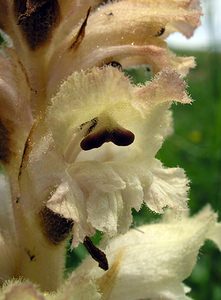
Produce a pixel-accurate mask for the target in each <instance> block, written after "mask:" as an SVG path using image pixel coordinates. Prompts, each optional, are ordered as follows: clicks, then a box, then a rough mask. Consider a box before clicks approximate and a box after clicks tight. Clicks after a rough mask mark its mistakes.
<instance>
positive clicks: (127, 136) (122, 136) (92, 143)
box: [80, 128, 135, 151]
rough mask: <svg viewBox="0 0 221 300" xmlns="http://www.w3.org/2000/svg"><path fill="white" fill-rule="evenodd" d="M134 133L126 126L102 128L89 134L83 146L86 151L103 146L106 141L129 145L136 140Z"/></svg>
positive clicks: (82, 142)
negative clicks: (109, 128) (125, 127)
mask: <svg viewBox="0 0 221 300" xmlns="http://www.w3.org/2000/svg"><path fill="white" fill-rule="evenodd" d="M134 138H135V136H134V134H133V133H132V132H131V131H129V130H126V129H124V128H115V129H113V130H110V131H109V130H106V129H104V130H100V131H97V132H94V133H91V134H89V135H87V136H86V137H85V138H84V139H83V140H82V141H81V144H80V146H81V148H82V149H83V150H85V151H87V150H91V149H94V148H99V147H101V146H102V145H103V144H104V143H107V142H112V143H114V144H115V145H117V146H129V145H130V144H132V143H133V141H134Z"/></svg>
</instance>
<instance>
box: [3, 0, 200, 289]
mask: <svg viewBox="0 0 221 300" xmlns="http://www.w3.org/2000/svg"><path fill="white" fill-rule="evenodd" d="M0 7H1V9H0V29H2V30H3V31H4V32H6V33H7V34H8V35H9V36H10V38H11V42H10V45H9V46H8V47H4V48H2V49H1V51H0V162H1V165H2V167H3V171H4V174H5V177H3V178H2V179H1V181H0V184H1V189H2V192H1V194H0V197H1V200H0V201H1V203H3V204H4V205H3V207H4V210H5V211H4V213H2V215H4V218H2V219H1V221H0V224H1V228H0V230H1V232H2V237H1V247H2V250H1V251H2V253H6V254H7V253H8V256H7V255H6V256H7V259H5V257H4V256H0V266H4V267H2V269H1V270H2V273H1V276H0V282H1V283H3V282H4V281H5V280H6V279H10V278H12V277H15V278H18V277H22V278H28V279H30V280H31V281H33V282H34V283H37V284H39V285H40V287H41V289H42V290H46V291H53V290H56V289H57V288H58V286H59V285H60V284H61V282H62V279H63V269H64V255H65V242H66V239H67V238H68V237H69V234H70V233H71V231H72V233H73V234H74V240H73V244H74V245H76V244H77V243H78V242H79V241H85V236H90V235H92V234H93V233H94V232H95V229H100V230H102V231H104V232H105V233H107V234H108V235H114V234H116V233H117V232H118V233H119V232H125V231H126V230H127V229H128V228H129V226H130V223H131V208H135V209H136V210H139V208H140V206H141V205H142V203H143V202H145V203H146V204H147V205H148V206H149V208H151V209H152V210H154V211H156V212H160V213H161V212H163V208H164V207H166V206H168V207H172V208H176V209H178V210H180V209H181V210H183V209H185V208H186V200H187V196H186V192H187V179H186V177H185V175H184V173H183V171H182V170H181V169H179V168H174V169H166V168H164V167H163V166H162V165H161V164H160V162H159V161H157V160H155V159H154V157H155V155H156V153H157V151H158V150H159V148H160V147H161V144H162V142H163V140H164V139H165V137H166V136H167V135H168V134H169V133H170V131H171V126H170V123H171V115H170V112H169V110H168V108H169V106H170V104H171V102H172V101H178V102H182V103H186V102H190V100H189V98H188V97H187V95H186V94H185V91H184V89H185V86H184V84H183V82H182V80H181V78H180V77H179V75H178V74H177V73H176V72H175V71H173V70H172V69H176V70H177V72H178V73H179V74H181V75H185V74H186V73H187V72H188V70H189V68H190V67H192V66H193V65H194V61H193V58H180V57H176V56H175V55H174V54H173V53H171V52H170V51H169V50H168V48H167V45H166V42H165V41H164V38H165V37H166V36H167V35H168V34H169V33H171V32H173V31H174V30H179V31H180V32H182V33H184V34H185V35H186V36H190V35H191V34H192V31H193V30H194V28H195V27H196V26H197V25H198V24H199V17H200V8H199V5H198V4H197V1H193V0H184V1H172V2H171V4H170V5H169V6H168V5H166V6H165V1H152V0H149V1H144V0H140V1H130V0H127V1H126V0H125V1H123V0H122V1H113V2H112V1H104V3H103V1H101V0H100V1H99V0H94V1H93V0H89V1H80V0H76V1H75V0H72V1H70V0H68V1H58V0H54V1H51V0H41V1H37V0H27V1H23V0H15V1H12V0H8V1H3V0H0ZM140 64H148V65H151V66H152V70H153V73H154V74H156V73H158V72H159V74H158V75H156V77H155V79H154V80H153V81H152V82H150V83H149V84H147V85H144V86H142V87H136V86H133V85H132V84H131V83H130V82H129V80H128V79H127V78H126V77H125V76H124V75H123V73H122V72H121V71H120V70H114V69H113V68H111V67H107V68H106V67H105V65H112V66H113V65H117V66H119V67H122V68H127V67H130V66H137V65H140ZM93 66H95V68H92V67H93ZM90 68H92V69H90ZM167 68H168V69H167ZM162 69H163V71H162V72H161V70H162ZM76 71H78V72H76ZM111 142H112V143H111ZM123 146H124V147H123ZM94 148H96V149H94ZM97 148H98V149H97ZM12 258H13V259H12ZM6 261H7V263H6ZM45 270H47V271H48V272H45ZM51 274H53V276H51Z"/></svg>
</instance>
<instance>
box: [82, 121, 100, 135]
mask: <svg viewBox="0 0 221 300" xmlns="http://www.w3.org/2000/svg"><path fill="white" fill-rule="evenodd" d="M97 122H98V118H94V119H92V120H90V121H88V122H85V123H82V124H81V125H80V129H81V130H82V129H83V128H84V127H85V126H86V125H88V124H89V123H90V124H91V125H90V126H89V128H88V130H87V133H86V135H87V134H89V133H90V132H91V131H92V130H93V129H94V128H95V127H96V126H97Z"/></svg>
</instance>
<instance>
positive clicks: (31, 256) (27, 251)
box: [25, 249, 36, 261]
mask: <svg viewBox="0 0 221 300" xmlns="http://www.w3.org/2000/svg"><path fill="white" fill-rule="evenodd" d="M25 252H26V253H27V255H28V257H29V259H30V261H35V260H36V256H35V255H34V254H32V253H31V251H30V250H29V249H25Z"/></svg>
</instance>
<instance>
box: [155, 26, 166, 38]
mask: <svg viewBox="0 0 221 300" xmlns="http://www.w3.org/2000/svg"><path fill="white" fill-rule="evenodd" d="M164 32H165V27H162V28H161V29H160V30H159V31H158V32H157V33H156V34H155V36H156V37H157V36H161V35H163V34H164Z"/></svg>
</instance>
